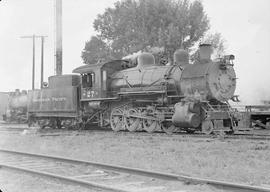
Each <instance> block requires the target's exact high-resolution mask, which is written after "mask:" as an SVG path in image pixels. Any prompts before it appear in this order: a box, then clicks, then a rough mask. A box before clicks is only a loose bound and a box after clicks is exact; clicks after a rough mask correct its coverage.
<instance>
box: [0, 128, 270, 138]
mask: <svg viewBox="0 0 270 192" xmlns="http://www.w3.org/2000/svg"><path fill="white" fill-rule="evenodd" d="M91 131H92V132H95V133H104V132H112V131H111V130H109V129H104V128H103V129H91V130H89V129H87V130H81V131H79V130H67V129H37V128H36V129H33V128H28V127H27V126H21V127H16V126H14V125H13V126H12V127H3V126H0V132H10V133H12V134H20V133H23V132H24V133H25V134H29V133H38V134H40V135H41V136H60V135H69V133H72V134H74V132H77V134H84V133H85V132H87V133H88V132H91ZM120 134H124V135H134V136H135V135H137V136H144V137H148V136H159V137H161V138H176V139H177V138H179V137H181V138H205V139H207V138H210V139H216V138H220V139H250V140H270V133H269V134H261V133H260V134H258V133H256V132H254V133H248V134H244V133H238V134H234V135H224V136H219V135H204V134H201V133H199V132H196V133H193V134H188V133H186V132H177V133H174V134H172V135H168V134H166V133H163V132H155V133H152V134H150V133H146V132H128V131H126V132H124V131H122V132H120Z"/></svg>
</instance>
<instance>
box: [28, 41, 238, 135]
mask: <svg viewBox="0 0 270 192" xmlns="http://www.w3.org/2000/svg"><path fill="white" fill-rule="evenodd" d="M233 60H234V56H233V55H229V56H225V57H224V58H222V59H219V60H216V61H212V60H211V45H209V44H202V45H200V50H199V59H197V61H195V63H194V64H189V54H188V53H187V52H186V51H184V50H178V51H176V52H175V54H174V63H173V64H171V65H160V64H157V63H155V59H154V57H153V55H151V54H150V53H143V54H141V55H139V56H138V58H137V63H138V64H137V66H135V67H129V62H128V61H125V60H114V61H110V62H100V63H97V64H94V65H83V66H81V67H78V68H76V69H74V70H73V73H78V74H79V75H75V74H74V75H61V76H51V77H50V78H49V85H48V87H47V88H43V89H41V90H34V91H30V92H29V94H28V119H29V123H30V124H32V123H38V124H39V126H41V127H46V126H50V127H58V128H60V127H74V126H75V127H81V128H82V127H84V126H85V125H86V124H89V123H97V124H98V125H99V126H102V127H104V126H110V127H111V128H112V129H113V130H114V131H120V130H129V131H138V130H145V131H147V132H154V131H160V130H163V131H165V132H168V133H172V132H174V131H177V130H185V131H187V132H194V131H196V130H201V131H202V132H204V133H206V134H209V133H211V132H213V131H216V130H222V131H233V130H234V127H236V126H237V123H238V119H237V118H236V116H235V111H234V110H232V108H231V107H230V105H229V103H228V101H229V100H230V99H232V100H235V99H236V97H235V96H234V92H235V88H236V75H235V71H234V69H233Z"/></svg>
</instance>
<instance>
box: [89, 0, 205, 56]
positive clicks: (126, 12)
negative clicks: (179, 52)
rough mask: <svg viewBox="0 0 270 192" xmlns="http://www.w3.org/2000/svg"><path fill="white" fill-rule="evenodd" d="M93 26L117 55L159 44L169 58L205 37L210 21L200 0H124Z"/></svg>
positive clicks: (108, 47)
mask: <svg viewBox="0 0 270 192" xmlns="http://www.w3.org/2000/svg"><path fill="white" fill-rule="evenodd" d="M93 25H94V29H95V30H96V31H97V33H98V36H99V38H100V40H101V41H102V42H104V43H105V44H106V47H107V49H109V50H110V53H111V55H112V56H113V57H114V58H119V59H120V58H122V57H123V56H125V55H128V54H132V53H134V52H138V51H139V50H141V51H146V50H148V49H149V47H160V48H162V49H164V53H165V54H166V55H167V57H168V58H169V60H170V59H171V58H172V55H173V53H174V51H175V50H176V49H179V48H180V47H181V48H184V49H189V48H190V47H192V46H193V45H194V44H195V43H196V42H198V41H199V40H200V39H201V38H202V37H203V36H204V34H205V33H206V31H207V30H208V29H209V20H208V18H207V15H206V14H205V12H204V9H203V5H202V3H201V1H200V0H195V1H189V0H122V1H118V2H116V3H115V4H114V7H113V8H107V9H106V10H105V12H104V13H103V14H100V15H98V16H97V18H96V19H95V21H94V24H93ZM85 50H88V49H87V47H86V48H85ZM105 52H106V51H105ZM84 57H85V56H84Z"/></svg>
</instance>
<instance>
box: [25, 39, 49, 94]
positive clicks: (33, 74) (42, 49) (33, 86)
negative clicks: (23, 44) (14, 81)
mask: <svg viewBox="0 0 270 192" xmlns="http://www.w3.org/2000/svg"><path fill="white" fill-rule="evenodd" d="M45 37H47V36H41V35H38V36H37V35H35V34H34V35H29V36H21V38H30V39H32V42H33V64H32V90H34V89H35V46H36V45H35V44H36V42H35V40H36V38H41V80H42V81H41V82H40V83H41V87H42V83H43V52H44V47H43V46H44V38H45Z"/></svg>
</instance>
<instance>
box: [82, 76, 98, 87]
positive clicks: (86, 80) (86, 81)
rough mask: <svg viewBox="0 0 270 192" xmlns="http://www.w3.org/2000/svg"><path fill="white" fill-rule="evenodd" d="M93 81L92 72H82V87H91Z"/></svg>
mask: <svg viewBox="0 0 270 192" xmlns="http://www.w3.org/2000/svg"><path fill="white" fill-rule="evenodd" d="M94 83H95V74H94V73H85V74H82V87H83V88H86V87H90V88H91V87H93V85H94Z"/></svg>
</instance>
